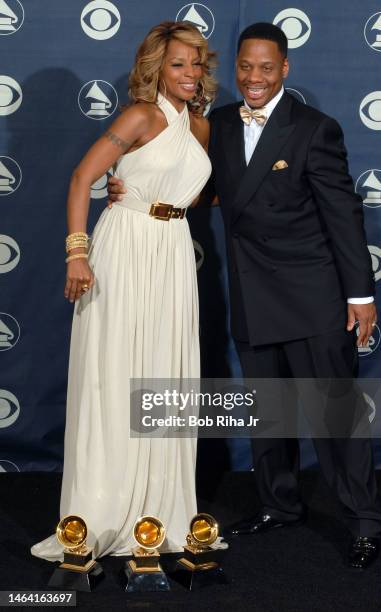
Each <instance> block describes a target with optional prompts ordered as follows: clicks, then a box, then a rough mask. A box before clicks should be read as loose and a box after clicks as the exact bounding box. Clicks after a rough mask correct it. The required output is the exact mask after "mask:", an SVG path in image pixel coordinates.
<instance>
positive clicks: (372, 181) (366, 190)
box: [355, 168, 381, 208]
mask: <svg viewBox="0 0 381 612" xmlns="http://www.w3.org/2000/svg"><path fill="white" fill-rule="evenodd" d="M355 189H356V192H357V193H358V194H359V195H360V196H361V197H362V203H363V204H364V206H366V207H367V208H379V207H380V206H381V170H379V169H378V168H371V169H370V170H366V171H365V172H363V173H362V174H360V176H359V177H358V179H357V181H356V185H355Z"/></svg>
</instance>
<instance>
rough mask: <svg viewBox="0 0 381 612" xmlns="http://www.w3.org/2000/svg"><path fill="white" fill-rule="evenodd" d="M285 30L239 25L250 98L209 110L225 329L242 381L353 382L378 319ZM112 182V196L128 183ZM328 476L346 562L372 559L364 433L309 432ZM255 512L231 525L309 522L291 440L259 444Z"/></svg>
mask: <svg viewBox="0 0 381 612" xmlns="http://www.w3.org/2000/svg"><path fill="white" fill-rule="evenodd" d="M288 69H289V66H288V60H287V38H286V36H285V35H284V33H283V32H282V30H280V29H279V28H277V27H276V26H274V25H272V24H267V23H258V24H254V25H253V26H249V27H248V28H247V29H246V30H245V31H244V32H242V34H241V36H240V38H239V43H238V56H237V63H236V70H237V84H238V87H239V90H240V92H241V94H242V96H243V99H244V102H243V103H242V102H240V103H236V104H229V105H227V106H224V107H221V108H218V109H216V110H214V111H213V112H212V113H211V115H210V124H211V134H210V144H209V155H210V158H211V161H212V165H213V174H212V178H211V181H210V182H209V184H208V188H207V189H206V191H205V197H204V202H210V201H211V199H212V198H213V196H214V194H215V193H216V194H217V196H218V199H219V203H220V205H221V210H222V215H223V219H224V224H225V232H226V244H227V254H228V269H229V286H230V306H231V332H232V335H233V337H234V340H235V343H236V347H237V350H238V354H239V358H240V361H241V366H242V371H243V375H244V377H245V378H290V377H294V378H333V377H337V378H351V377H353V376H354V375H356V369H357V361H358V356H357V347H356V334H355V331H354V326H355V321H358V322H359V336H358V340H357V342H358V344H366V343H367V342H368V339H369V336H370V335H371V332H372V325H374V324H375V322H376V318H377V316H376V310H375V306H374V299H373V297H372V296H373V294H374V281H373V275H372V269H371V261H370V256H369V253H368V250H367V246H366V240H365V234H364V229H363V216H362V205H361V200H360V198H359V197H358V196H356V194H355V193H354V189H353V182H352V179H351V177H350V176H349V174H348V169H347V162H346V151H345V147H344V144H343V135H342V131H341V129H340V127H339V125H338V124H337V122H336V121H335V120H333V119H331V118H329V117H327V116H326V115H324V114H323V113H321V112H319V111H317V110H315V109H314V108H311V107H310V106H307V105H304V104H301V103H300V102H298V101H297V100H296V99H294V98H293V97H292V96H290V95H289V94H288V93H286V92H285V91H284V89H283V79H284V78H286V76H287V74H288ZM118 183H119V181H118V180H116V179H111V181H110V185H109V194H110V199H111V200H117V199H118V194H120V193H122V192H123V186H122V185H120V184H118ZM314 444H315V448H316V451H317V455H318V458H319V462H320V465H321V468H322V470H323V473H324V475H325V477H326V479H327V481H328V482H329V484H330V486H331V488H332V489H333V490H334V491H335V493H336V495H337V497H338V499H339V500H340V502H341V505H342V508H343V512H344V517H345V519H346V523H347V525H348V527H349V529H350V531H351V532H352V535H353V539H352V543H351V547H350V551H349V557H348V561H349V563H350V564H351V565H352V566H353V567H359V568H364V567H367V566H368V565H370V563H371V562H372V561H374V560H375V559H376V557H377V556H378V551H379V537H380V535H381V512H380V509H379V508H378V507H377V505H376V501H375V498H376V482H375V476H374V468H373V455H372V448H371V442H370V441H369V439H367V438H358V439H328V438H319V439H315V440H314ZM253 463H254V469H255V474H256V480H257V485H258V490H259V495H260V499H261V502H262V511H261V513H260V514H259V515H256V516H254V517H252V518H250V519H249V520H245V521H241V522H239V523H237V524H236V525H234V526H232V527H231V529H230V533H231V534H234V535H239V534H257V533H262V532H265V531H268V530H271V529H274V528H280V527H284V526H292V525H298V524H300V523H301V522H302V521H303V520H304V518H305V508H304V506H303V504H302V502H301V499H300V496H299V491H298V486H297V479H298V470H299V446H298V441H297V440H296V439H286V440H285V439H278V438H273V439H261V438H256V439H255V440H254V441H253Z"/></svg>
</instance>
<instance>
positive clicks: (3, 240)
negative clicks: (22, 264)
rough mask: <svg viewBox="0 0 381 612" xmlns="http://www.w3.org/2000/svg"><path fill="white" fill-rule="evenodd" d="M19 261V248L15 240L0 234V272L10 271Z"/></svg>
mask: <svg viewBox="0 0 381 612" xmlns="http://www.w3.org/2000/svg"><path fill="white" fill-rule="evenodd" d="M19 261H20V248H19V245H18V244H17V242H16V240H13V238H11V237H10V236H6V235H5V234H0V274H5V273H6V272H10V271H11V270H13V268H15V267H16V266H17V264H18V263H19Z"/></svg>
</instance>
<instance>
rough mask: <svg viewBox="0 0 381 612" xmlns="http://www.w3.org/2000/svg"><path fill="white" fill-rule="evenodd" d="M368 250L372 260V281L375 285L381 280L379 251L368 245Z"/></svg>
mask: <svg viewBox="0 0 381 612" xmlns="http://www.w3.org/2000/svg"><path fill="white" fill-rule="evenodd" d="M368 250H369V253H370V257H371V260H372V268H373V272H374V280H375V281H376V283H377V282H378V281H379V280H381V265H380V264H381V249H380V247H378V246H376V245H375V244H368Z"/></svg>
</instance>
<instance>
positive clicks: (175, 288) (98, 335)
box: [32, 94, 211, 561]
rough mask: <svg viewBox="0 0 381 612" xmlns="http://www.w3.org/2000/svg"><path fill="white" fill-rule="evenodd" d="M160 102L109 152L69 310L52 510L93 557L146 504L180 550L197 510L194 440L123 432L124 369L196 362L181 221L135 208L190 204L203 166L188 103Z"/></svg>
mask: <svg viewBox="0 0 381 612" xmlns="http://www.w3.org/2000/svg"><path fill="white" fill-rule="evenodd" d="M158 104H159V108H161V110H162V112H163V113H164V114H165V117H166V119H167V123H168V125H167V127H166V128H165V129H164V130H163V131H162V132H161V133H160V134H159V135H158V136H156V137H155V138H154V139H153V140H151V141H150V142H149V143H148V144H146V145H144V146H143V147H141V148H140V149H137V150H136V151H133V152H132V153H128V154H126V155H124V156H122V157H121V158H120V159H119V161H118V163H117V168H116V176H118V177H119V178H121V179H122V180H123V181H124V183H125V185H126V188H127V194H126V195H125V196H124V199H123V201H121V202H120V203H118V204H115V205H114V206H113V207H112V209H105V210H104V211H103V213H102V214H101V216H100V218H99V221H98V223H97V225H96V227H95V230H94V234H93V238H92V243H91V247H90V252H89V262H90V265H91V267H92V268H93V270H94V274H95V277H96V282H95V285H94V287H93V289H92V290H91V291H90V292H89V293H87V294H86V295H84V296H83V297H81V299H80V300H79V301H78V302H77V304H76V307H75V312H74V318H73V328H72V337H71V348H70V363H69V381H68V395H67V417H66V431H65V457H64V473H63V482H62V492H61V506H60V515H61V517H63V516H66V515H68V514H77V515H79V516H81V517H83V518H84V519H85V521H86V523H87V525H88V529H89V537H88V544H89V546H94V547H95V556H96V557H100V556H102V555H107V554H111V555H125V554H128V553H129V552H130V551H131V548H132V546H133V545H134V541H133V537H132V530H133V526H134V523H135V521H136V519H137V518H138V517H139V516H141V515H143V514H150V515H154V516H157V517H159V518H160V519H161V520H162V521H163V523H164V525H166V526H167V529H168V530H167V542H166V545H167V549H169V550H179V549H180V548H181V547H182V546H183V545H184V543H185V536H186V534H187V531H188V526H189V521H190V519H191V517H192V516H193V515H194V514H195V513H196V495H195V463H196V440H195V439H187V438H178V439H173V438H172V439H150V438H147V437H145V438H130V437H129V421H130V410H129V379H130V378H182V377H183V378H198V377H199V374H200V369H199V337H198V335H199V329H198V295H197V278H196V266H195V255H194V249H193V243H192V239H191V236H190V232H189V226H188V222H187V220H186V218H184V219H171V220H170V221H161V220H158V219H155V218H153V217H150V216H149V215H148V214H147V213H146V212H143V210H146V209H147V207H146V204H147V203H152V202H155V201H160V202H165V203H169V204H173V205H174V206H176V207H188V206H189V205H190V203H191V202H192V200H193V199H194V198H195V197H196V196H197V195H198V194H199V192H200V191H201V189H202V187H203V186H204V184H205V183H206V181H207V179H208V177H209V175H210V171H211V167H210V162H209V158H208V156H207V155H206V153H205V151H204V150H203V148H202V147H201V145H200V144H199V142H198V141H197V140H196V138H195V137H194V136H193V134H192V133H191V131H190V124H189V115H188V109H187V107H186V106H185V108H184V110H183V111H182V112H180V113H178V112H177V110H176V109H175V108H174V107H173V106H172V105H171V103H170V102H169V101H168V100H167V99H166V98H163V96H161V95H160V94H159V98H158ZM140 206H141V208H142V211H139V210H138V209H139V207H140ZM32 554H33V555H36V556H38V557H42V558H44V559H47V560H50V561H55V560H58V559H62V547H61V546H60V545H59V544H58V542H57V541H56V536H55V535H52V536H50V537H48V538H47V539H46V540H43V541H42V542H39V543H38V544H35V545H34V546H33V547H32Z"/></svg>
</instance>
